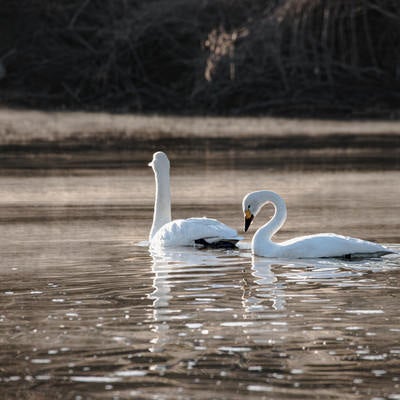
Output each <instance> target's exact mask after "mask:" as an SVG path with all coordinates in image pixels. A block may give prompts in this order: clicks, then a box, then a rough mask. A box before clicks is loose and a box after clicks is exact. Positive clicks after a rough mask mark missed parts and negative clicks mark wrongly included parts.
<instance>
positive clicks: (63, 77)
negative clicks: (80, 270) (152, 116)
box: [0, 0, 400, 117]
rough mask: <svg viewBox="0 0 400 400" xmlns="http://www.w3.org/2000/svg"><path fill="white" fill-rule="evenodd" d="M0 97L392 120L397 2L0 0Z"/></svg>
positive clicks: (89, 106) (399, 70)
mask: <svg viewBox="0 0 400 400" xmlns="http://www.w3.org/2000/svg"><path fill="white" fill-rule="evenodd" d="M0 31H1V34H0V103H1V105H3V106H22V107H32V108H44V109H81V110H106V111H115V112H142V113H146V112H151V113H153V112H157V113H173V114H200V115H202V114H209V115H213V114H220V115H221V114H222V115H244V114H252V115H260V114H284V115H318V116H324V115H329V116H336V115H337V116H344V115H351V116H354V115H356V116H369V117H370V116H380V115H382V114H384V115H385V116H386V117H387V116H389V117H399V116H400V114H399V111H398V110H399V108H398V107H399V105H400V1H398V0H263V1H261V0H146V1H144V0H142V1H139V0H68V1H67V0H65V1H62V0H20V1H15V0H3V1H2V6H1V11H0Z"/></svg>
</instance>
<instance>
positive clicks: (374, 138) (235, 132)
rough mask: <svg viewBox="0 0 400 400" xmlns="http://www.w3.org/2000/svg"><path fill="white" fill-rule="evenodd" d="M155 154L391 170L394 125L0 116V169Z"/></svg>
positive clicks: (398, 153)
mask: <svg viewBox="0 0 400 400" xmlns="http://www.w3.org/2000/svg"><path fill="white" fill-rule="evenodd" d="M158 149H163V150H165V151H168V152H169V154H171V157H174V155H178V154H179V157H180V158H183V159H185V158H187V159H190V154H192V153H194V152H196V153H199V152H204V153H205V154H207V156H208V157H210V158H214V159H215V161H216V162H217V161H218V160H221V157H226V155H227V154H228V153H229V154H230V157H231V158H233V159H235V160H236V162H240V159H241V158H243V157H249V156H251V155H252V154H253V155H254V160H259V159H263V158H267V159H268V162H270V163H274V162H275V161H276V162H277V163H282V162H285V163H286V164H289V165H291V164H293V163H294V162H295V163H298V162H301V163H309V164H312V165H314V164H316V163H317V164H318V163H324V164H333V165H335V164H336V163H337V162H344V163H345V164H346V165H349V166H350V167H351V166H352V165H354V167H355V168H358V167H361V166H362V164H369V165H371V163H372V164H373V168H376V167H381V168H384V169H397V168H399V167H400V122H397V121H376V120H371V121H366V120H362V121H344V120H314V119H290V118H272V117H271V118H270V117H261V118H247V117H239V118H223V117H175V116H157V115H153V116H143V115H127V114H124V115H121V114H108V113H87V112H43V111H25V110H10V109H2V110H0V150H1V154H2V156H1V158H0V167H3V168H20V167H21V166H22V165H24V166H25V167H26V168H41V167H43V160H47V161H46V162H45V164H46V163H48V162H50V166H51V165H53V166H56V167H57V166H65V165H68V163H75V162H76V163H78V164H79V163H81V162H82V161H78V160H79V159H80V158H82V157H83V156H82V154H83V153H86V156H85V157H86V162H89V160H90V159H92V160H100V161H99V162H97V161H96V165H100V164H101V163H102V162H106V163H110V162H111V163H112V164H113V165H116V166H118V165H126V164H127V163H128V164H129V163H132V162H133V163H134V162H139V163H141V162H142V161H143V160H147V158H148V157H149V154H150V153H151V152H152V151H154V150H158ZM105 153H108V154H109V155H108V156H107V157H106V158H104V154H105ZM27 154H28V155H29V156H26V155H27ZM85 157H83V158H85ZM40 160H42V162H41V161H40ZM74 160H75V161H74ZM107 160H108V161H107ZM46 165H47V164H46ZM357 166H358V167H357Z"/></svg>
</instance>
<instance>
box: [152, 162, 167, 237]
mask: <svg viewBox="0 0 400 400" xmlns="http://www.w3.org/2000/svg"><path fill="white" fill-rule="evenodd" d="M153 170H154V176H155V179H156V196H155V202H154V214H153V225H152V226H151V230H150V236H149V240H151V239H152V238H153V236H154V235H155V234H156V233H157V231H158V230H159V229H160V228H161V227H162V226H163V225H165V224H167V223H168V222H170V221H171V192H170V186H169V185H170V182H169V165H164V166H162V168H160V167H158V168H156V167H155V166H153Z"/></svg>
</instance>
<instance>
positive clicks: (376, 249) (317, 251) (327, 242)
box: [242, 190, 392, 258]
mask: <svg viewBox="0 0 400 400" xmlns="http://www.w3.org/2000/svg"><path fill="white" fill-rule="evenodd" d="M268 203H271V204H272V205H273V206H274V208H275V214H274V216H273V217H272V219H271V220H269V221H268V222H267V223H266V224H264V225H263V226H262V227H261V228H259V229H258V230H257V232H256V233H255V234H254V236H253V240H252V242H251V249H252V252H253V254H255V255H257V256H262V257H271V258H275V257H276V258H320V257H351V256H352V255H353V256H354V255H362V256H367V255H370V256H372V255H384V254H388V253H392V251H391V250H390V249H388V248H387V247H385V246H382V245H380V244H377V243H373V242H369V241H366V240H361V239H357V238H352V237H348V236H342V235H336V234H334V233H319V234H316V235H309V236H300V237H296V238H293V239H290V240H287V241H285V242H281V243H276V242H273V241H272V237H273V235H274V234H275V233H277V232H278V231H279V229H280V228H281V227H282V226H283V224H284V223H285V221H286V216H287V212H286V204H285V202H284V200H283V199H282V197H280V196H279V195H278V194H277V193H275V192H272V191H269V190H259V191H257V192H252V193H249V194H247V195H246V196H245V197H244V199H243V203H242V207H243V212H244V215H245V231H247V229H248V228H249V226H250V224H251V223H252V221H253V219H254V218H255V216H256V215H257V214H258V213H259V212H260V210H261V208H262V207H263V206H264V205H266V204H268Z"/></svg>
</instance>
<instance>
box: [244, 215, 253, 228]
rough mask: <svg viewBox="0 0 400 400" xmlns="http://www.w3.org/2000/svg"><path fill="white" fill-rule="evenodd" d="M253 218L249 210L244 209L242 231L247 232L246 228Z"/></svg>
mask: <svg viewBox="0 0 400 400" xmlns="http://www.w3.org/2000/svg"><path fill="white" fill-rule="evenodd" d="M253 219H254V215H253V214H252V213H251V212H250V211H249V210H246V211H245V212H244V231H245V232H247V229H249V226H250V224H251V223H252V221H253Z"/></svg>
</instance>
